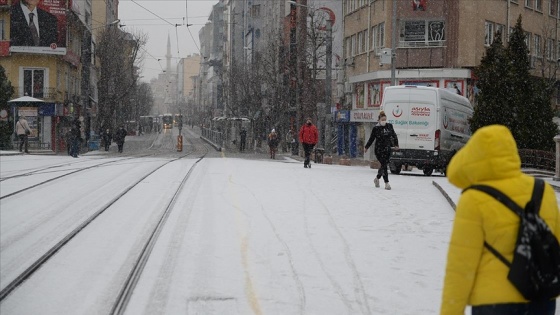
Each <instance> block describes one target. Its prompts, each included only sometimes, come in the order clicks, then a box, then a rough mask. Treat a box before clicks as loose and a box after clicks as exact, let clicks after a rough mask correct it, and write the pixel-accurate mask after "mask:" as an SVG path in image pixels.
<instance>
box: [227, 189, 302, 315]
mask: <svg viewBox="0 0 560 315" xmlns="http://www.w3.org/2000/svg"><path fill="white" fill-rule="evenodd" d="M232 183H233V184H235V183H234V182H232ZM237 185H239V186H240V187H243V188H244V189H245V190H246V191H247V192H248V193H249V194H250V195H251V196H252V197H253V199H255V201H256V202H257V203H258V206H259V208H260V210H261V213H262V215H263V217H264V218H265V219H266V221H267V222H268V224H269V226H270V229H271V230H272V232H273V233H274V236H275V237H276V239H277V240H278V242H279V243H280V244H282V247H283V248H284V251H285V253H286V255H287V256H288V261H289V265H290V269H291V271H292V279H293V280H294V282H295V283H296V286H297V289H298V292H299V296H300V303H299V305H300V306H299V313H300V314H302V315H303V314H305V306H306V296H305V288H304V287H303V283H302V281H301V279H300V278H299V275H298V273H297V271H296V268H295V266H294V259H293V254H292V251H291V250H290V247H289V246H288V243H287V242H286V241H284V239H283V238H282V236H281V235H280V233H279V232H278V229H277V228H276V226H275V225H274V223H273V222H272V220H271V219H270V217H269V216H268V214H267V213H266V209H265V207H264V205H263V202H262V201H261V200H260V199H259V198H258V197H257V195H255V193H254V192H253V191H251V190H250V189H249V188H248V187H246V186H245V185H241V184H237Z"/></svg>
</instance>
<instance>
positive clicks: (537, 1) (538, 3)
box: [535, 0, 542, 12]
mask: <svg viewBox="0 0 560 315" xmlns="http://www.w3.org/2000/svg"><path fill="white" fill-rule="evenodd" d="M535 10H537V11H541V12H542V0H535Z"/></svg>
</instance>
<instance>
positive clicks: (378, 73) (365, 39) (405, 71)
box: [337, 0, 559, 159]
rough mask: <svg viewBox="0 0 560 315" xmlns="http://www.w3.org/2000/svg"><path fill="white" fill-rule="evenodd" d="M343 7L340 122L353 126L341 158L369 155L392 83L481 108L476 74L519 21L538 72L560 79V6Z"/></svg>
mask: <svg viewBox="0 0 560 315" xmlns="http://www.w3.org/2000/svg"><path fill="white" fill-rule="evenodd" d="M343 5H344V70H345V74H346V78H345V89H344V90H345V94H344V97H343V104H344V105H343V107H344V108H343V110H341V111H339V112H338V113H337V121H338V124H339V125H346V126H348V128H345V129H344V130H342V132H341V133H339V137H340V138H342V139H343V140H341V139H340V138H339V140H340V141H339V145H338V153H339V154H347V155H350V156H352V157H355V156H362V155H363V152H362V149H363V144H364V143H365V141H367V137H368V136H369V133H370V130H371V127H372V126H373V123H374V122H375V121H377V116H378V113H379V106H380V105H381V101H382V98H383V90H384V88H385V87H387V86H390V85H391V84H397V85H403V84H406V85H424V86H434V87H440V88H450V89H453V90H455V91H458V93H460V94H462V95H464V96H466V97H467V98H468V99H469V100H470V101H471V102H472V103H473V104H476V94H477V87H476V78H475V77H474V75H473V69H474V67H476V66H477V65H478V64H479V63H480V60H481V59H482V57H483V56H484V54H485V49H486V48H487V47H489V46H490V44H491V43H492V41H493V40H494V37H495V36H497V35H496V34H498V33H496V32H497V31H499V33H500V34H501V36H502V39H503V42H504V43H507V37H508V34H509V33H510V32H511V30H512V28H513V26H514V25H515V23H516V21H517V19H518V17H519V16H521V17H522V21H523V28H524V30H525V31H526V35H527V39H526V41H527V45H528V47H529V50H530V59H531V65H532V68H533V70H532V71H533V74H534V75H537V76H541V75H543V74H544V75H547V76H552V77H554V78H558V73H557V71H556V70H557V69H558V57H559V55H558V46H559V41H558V40H559V36H558V35H559V34H558V1H557V0H504V1H466V0H460V1H456V0H431V1H423V0H420V1H414V0H410V1H409V0H377V1H369V0H344V1H343ZM393 5H396V7H395V9H396V10H395V15H393ZM392 53H393V54H394V65H392V64H391V54H392ZM393 66H394V67H393ZM392 82H394V83H392ZM365 158H367V159H371V158H373V156H371V155H369V154H368V155H367V156H366V157H365Z"/></svg>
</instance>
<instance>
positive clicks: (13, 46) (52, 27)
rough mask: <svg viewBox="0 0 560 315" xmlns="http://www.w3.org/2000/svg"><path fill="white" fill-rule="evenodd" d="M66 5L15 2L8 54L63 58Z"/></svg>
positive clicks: (54, 0) (48, 0) (45, 0)
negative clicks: (47, 55)
mask: <svg viewBox="0 0 560 315" xmlns="http://www.w3.org/2000/svg"><path fill="white" fill-rule="evenodd" d="M66 2H67V0H14V1H13V2H12V6H11V8H10V52H27V53H34V54H51V55H65V54H66V31H67V28H66ZM29 13H31V15H30V14H29ZM30 16H33V18H32V20H33V21H32V22H33V23H31V18H30Z"/></svg>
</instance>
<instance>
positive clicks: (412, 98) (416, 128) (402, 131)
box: [383, 87, 437, 150]
mask: <svg viewBox="0 0 560 315" xmlns="http://www.w3.org/2000/svg"><path fill="white" fill-rule="evenodd" d="M384 98H385V99H384V107H383V109H384V110H385V113H386V114H387V121H388V122H389V123H391V124H393V127H394V128H395V132H396V133H397V136H398V138H399V147H400V148H402V149H415V150H434V143H435V131H436V115H437V113H436V102H437V93H436V91H435V90H432V89H429V90H427V89H418V88H415V87H410V88H400V89H389V88H388V89H387V90H386V93H385V96H384Z"/></svg>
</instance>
